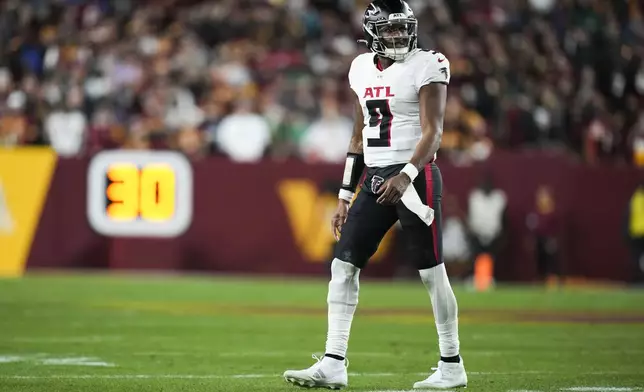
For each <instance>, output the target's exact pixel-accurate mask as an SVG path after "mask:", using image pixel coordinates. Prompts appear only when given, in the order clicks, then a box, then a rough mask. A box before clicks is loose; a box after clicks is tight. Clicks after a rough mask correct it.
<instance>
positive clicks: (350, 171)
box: [342, 152, 365, 192]
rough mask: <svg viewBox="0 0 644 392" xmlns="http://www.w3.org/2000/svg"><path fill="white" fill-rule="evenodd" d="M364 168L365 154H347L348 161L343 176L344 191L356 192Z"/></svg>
mask: <svg viewBox="0 0 644 392" xmlns="http://www.w3.org/2000/svg"><path fill="white" fill-rule="evenodd" d="M364 168H365V164H364V155H363V154H356V153H353V152H350V153H347V160H346V163H345V165H344V176H342V189H344V190H347V191H350V192H355V191H356V188H357V186H358V182H359V181H360V177H362V173H363V172H364Z"/></svg>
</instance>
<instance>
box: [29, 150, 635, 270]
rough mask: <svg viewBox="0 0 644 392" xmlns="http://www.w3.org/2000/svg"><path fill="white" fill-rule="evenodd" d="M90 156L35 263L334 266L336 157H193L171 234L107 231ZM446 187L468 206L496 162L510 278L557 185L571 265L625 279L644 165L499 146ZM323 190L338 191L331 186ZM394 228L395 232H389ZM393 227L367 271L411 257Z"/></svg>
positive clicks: (448, 170) (63, 167)
mask: <svg viewBox="0 0 644 392" xmlns="http://www.w3.org/2000/svg"><path fill="white" fill-rule="evenodd" d="M88 165H89V161H88V160H84V159H61V160H59V161H58V164H57V166H56V169H55V173H54V176H53V179H52V182H51V187H50V191H49V194H48V196H47V200H46V202H45V205H44V209H43V212H42V215H41V219H40V223H39V226H38V228H37V232H36V234H35V236H34V240H33V244H32V248H31V252H30V255H29V258H28V264H27V267H28V268H30V269H33V268H42V267H45V268H106V269H137V270H147V269H164V270H191V271H195V270H198V271H208V272H209V273H217V272H233V273H253V274H264V273H270V274H304V275H315V274H326V267H325V261H327V260H328V259H329V256H330V249H331V246H332V244H333V240H332V237H331V236H330V230H329V228H328V226H329V223H328V222H329V217H330V214H331V213H332V211H333V207H334V206H335V200H336V199H335V195H334V194H333V193H332V192H331V191H330V189H332V188H333V184H335V183H337V180H338V178H339V176H340V175H341V170H342V168H341V167H339V166H334V165H306V164H301V163H293V162H290V163H274V162H266V163H261V164H253V165H240V164H233V163H230V162H228V161H226V160H222V159H217V158H211V159H207V160H202V161H198V162H194V163H193V173H194V214H193V221H192V224H191V226H190V228H189V229H188V230H187V232H185V233H184V234H182V235H181V236H180V237H177V238H172V239H139V238H129V239H128V238H108V237H104V236H101V235H98V234H96V233H95V232H94V231H93V230H92V229H91V228H90V225H89V224H88V219H87V212H86V204H87V178H86V177H87V168H88ZM440 167H441V170H442V173H443V178H444V184H445V193H448V194H450V195H454V196H455V197H456V198H457V199H458V201H459V204H460V207H461V208H462V209H465V208H466V207H467V203H466V201H467V195H468V193H469V191H470V190H471V189H472V188H473V187H475V186H476V185H477V184H478V182H479V181H480V179H481V177H482V175H483V174H484V173H486V172H490V173H492V175H493V177H494V179H495V181H496V183H497V185H498V186H499V187H500V188H502V189H503V190H504V191H505V192H506V193H507V195H508V199H509V210H508V213H509V225H510V227H509V229H510V230H509V233H510V234H509V238H508V239H509V242H508V245H507V247H506V249H505V250H504V252H503V255H502V257H500V259H499V260H498V262H497V266H496V275H497V278H498V279H499V280H504V281H509V280H513V281H528V280H532V279H534V278H535V277H536V261H535V258H534V255H533V252H532V251H531V247H530V246H529V241H528V239H529V233H528V232H527V229H526V225H525V216H526V213H527V212H529V211H531V210H532V208H533V206H534V194H535V190H536V189H537V187H538V186H540V185H549V186H551V187H552V188H553V189H554V191H555V197H556V200H557V205H556V207H557V210H558V212H559V214H561V216H562V221H563V222H565V226H564V230H563V231H564V233H565V236H564V242H563V255H564V257H563V268H564V271H565V272H566V274H568V275H571V276H583V277H588V278H608V279H615V280H622V279H627V278H628V276H629V255H628V248H627V246H626V243H625V241H624V238H623V229H622V226H623V219H624V214H625V209H626V206H627V203H628V200H629V198H630V195H631V193H632V191H633V190H634V188H635V186H636V184H637V183H638V181H640V180H642V179H643V178H644V175H643V174H644V173H642V172H641V171H637V170H635V169H631V168H603V167H602V168H600V167H587V166H585V165H581V164H577V163H575V162H574V161H571V160H569V159H567V158H563V157H561V156H557V155H547V154H544V153H523V154H519V153H501V152H499V153H495V155H494V157H493V158H491V159H490V160H489V161H487V162H486V163H484V164H480V165H476V166H472V167H466V168H463V167H454V166H451V165H449V164H447V163H441V164H440ZM325 189H329V190H328V191H325ZM390 234H391V233H390ZM396 236H397V233H393V234H391V235H389V236H388V238H387V241H385V242H384V244H383V249H382V250H381V251H380V253H379V254H378V258H377V260H375V261H374V263H372V264H371V265H370V266H369V267H368V268H367V270H366V271H365V274H366V275H369V276H379V277H390V276H392V275H393V274H394V273H395V271H396V268H397V267H398V266H399V265H401V263H404V260H403V259H404V258H403V257H402V256H401V255H402V253H401V252H400V251H399V248H398V247H397V246H396V244H397V241H394V240H395V237H396Z"/></svg>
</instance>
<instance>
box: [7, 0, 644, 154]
mask: <svg viewBox="0 0 644 392" xmlns="http://www.w3.org/2000/svg"><path fill="white" fill-rule="evenodd" d="M408 2H409V3H410V5H411V6H412V8H413V9H414V10H415V12H416V15H417V17H418V19H419V43H420V45H421V46H422V47H424V48H430V49H436V50H438V51H441V52H442V53H444V54H445V55H446V56H447V57H448V58H449V59H450V61H451V65H452V84H451V87H450V90H449V91H450V92H449V100H448V106H447V112H446V119H445V130H444V136H443V147H442V150H441V154H442V155H443V157H445V158H446V159H451V160H452V161H453V162H456V163H462V164H466V163H468V162H472V161H476V160H484V159H486V158H487V157H488V156H489V155H490V153H491V152H492V151H493V150H494V149H524V148H549V149H550V148H555V149H560V150H566V151H569V152H570V153H571V154H575V155H576V156H578V157H580V158H582V159H583V160H585V161H586V162H589V163H595V162H611V163H626V164H644V110H641V109H642V108H644V98H643V96H644V64H643V63H642V58H643V57H644V1H642V0H610V1H609V0H408ZM366 4H367V1H366V0H210V1H198V0H154V1H153V0H148V1H143V0H141V1H136V0H6V1H3V2H2V4H1V5H0V7H1V15H0V111H1V113H2V114H1V117H0V145H5V146H6V145H9V146H11V145H18V144H51V145H52V146H53V147H54V148H55V149H56V150H57V151H58V153H59V154H60V155H62V156H79V155H80V156H82V155H87V154H93V153H95V152H97V151H99V150H102V149H112V148H137V149H139V148H143V149H175V150H179V151H182V152H184V153H185V154H186V155H188V156H190V157H193V158H195V159H198V158H200V157H203V156H207V155H223V156H228V157H230V159H233V160H235V161H240V162H252V161H257V160H259V159H263V158H269V159H292V158H295V159H302V160H305V161H307V162H342V161H343V160H344V157H345V153H346V149H347V146H348V140H349V138H350V135H351V129H352V118H351V116H352V107H351V100H352V98H351V94H352V93H351V91H350V90H349V88H348V85H347V71H348V68H349V65H350V63H351V60H352V59H353V58H354V57H355V55H356V54H358V53H360V52H362V51H365V48H364V47H363V46H362V45H361V44H359V43H357V39H360V38H362V28H361V23H360V21H361V17H362V13H363V10H364V9H365V7H366Z"/></svg>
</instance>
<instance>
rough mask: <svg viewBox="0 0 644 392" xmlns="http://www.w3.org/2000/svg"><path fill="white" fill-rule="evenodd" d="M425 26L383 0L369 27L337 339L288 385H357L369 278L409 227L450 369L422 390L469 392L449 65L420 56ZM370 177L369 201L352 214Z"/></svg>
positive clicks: (444, 364) (343, 219)
mask: <svg viewBox="0 0 644 392" xmlns="http://www.w3.org/2000/svg"><path fill="white" fill-rule="evenodd" d="M417 27H418V21H417V19H416V17H415V16H414V13H413V12H412V10H411V8H410V7H409V5H408V4H407V3H406V2H404V1H402V0H375V1H373V2H372V3H371V4H370V5H369V6H368V8H367V10H366V11H365V13H364V17H363V30H364V35H365V42H366V44H367V46H368V47H369V49H370V50H371V53H365V54H361V55H359V56H357V57H356V58H355V59H354V60H353V62H352V64H351V69H350V70H349V84H350V86H351V89H352V90H353V91H354V92H355V95H356V98H355V116H356V123H355V127H354V132H353V137H352V139H351V143H350V145H349V151H348V154H347V159H346V164H345V170H344V176H343V180H342V189H341V190H340V194H339V201H338V207H337V210H336V212H335V215H334V217H333V221H332V226H333V230H334V234H335V237H336V240H337V241H338V243H337V244H336V248H335V251H334V259H333V261H332V263H331V281H330V282H329V289H328V296H327V303H328V334H327V340H326V351H325V355H324V357H323V358H321V359H319V360H318V362H317V363H316V364H314V365H313V366H311V367H310V368H308V369H304V370H288V371H286V372H285V373H284V378H285V379H286V380H287V381H288V382H291V383H294V384H298V385H301V386H307V387H322V388H331V389H339V388H342V387H345V386H347V385H348V378H347V370H346V366H345V363H346V360H345V356H346V352H347V345H348V341H349V333H350V329H351V322H352V320H353V315H354V312H355V310H356V306H357V304H358V291H359V276H360V270H361V269H362V268H364V267H365V266H366V264H367V261H368V260H369V258H370V257H371V256H372V255H373V254H374V253H375V251H376V250H377V248H378V244H379V243H380V241H381V240H382V238H383V236H384V235H385V234H386V233H387V231H388V230H389V229H390V228H391V226H392V225H393V224H395V223H396V221H398V220H400V223H401V226H402V230H403V235H404V236H405V237H407V238H406V239H407V241H408V243H409V246H410V247H411V249H410V250H411V251H410V252H409V254H411V255H412V258H413V260H411V261H412V262H413V263H414V265H415V266H416V268H417V269H418V271H419V274H420V278H421V280H422V282H423V283H424V285H425V287H426V288H427V291H428V292H429V296H430V298H431V303H432V308H433V312H434V318H435V320H436V328H437V330H438V346H439V349H440V360H439V361H438V367H437V368H436V369H435V372H433V373H432V374H430V375H429V377H428V378H427V379H425V380H423V381H419V382H416V383H415V384H414V388H454V387H460V386H465V385H466V384H467V375H466V373H465V368H464V366H463V360H462V359H461V357H460V355H459V338H458V307H457V303H456V297H455V296H454V292H453V291H452V287H451V285H450V283H449V280H448V277H447V272H446V270H445V266H444V264H443V257H442V236H441V205H440V203H441V193H442V179H441V174H440V171H439V169H438V166H436V163H435V159H436V152H437V151H438V149H439V146H440V142H441V135H442V129H443V117H444V112H445V105H446V96H447V85H448V84H449V81H450V67H449V61H448V60H447V58H446V57H445V56H444V55H442V54H441V53H438V52H435V51H426V50H422V49H419V48H418V47H417ZM365 167H366V171H367V172H366V176H365V180H364V182H363V184H362V188H361V192H360V193H359V194H358V196H357V198H356V199H355V201H354V202H353V205H351V206H350V203H351V201H352V200H353V198H354V192H355V190H356V187H357V185H358V182H359V180H360V178H361V176H362V174H363V171H364V170H365Z"/></svg>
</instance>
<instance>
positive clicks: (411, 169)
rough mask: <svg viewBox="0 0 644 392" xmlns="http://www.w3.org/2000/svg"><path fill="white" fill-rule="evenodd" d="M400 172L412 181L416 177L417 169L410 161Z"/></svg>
mask: <svg viewBox="0 0 644 392" xmlns="http://www.w3.org/2000/svg"><path fill="white" fill-rule="evenodd" d="M400 172H401V173H405V174H407V175H408V176H409V178H410V179H411V181H412V182H414V180H415V179H416V177H418V169H416V167H415V166H414V165H412V164H411V163H408V164H406V165H405V167H403V168H402V170H401V171H400Z"/></svg>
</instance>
